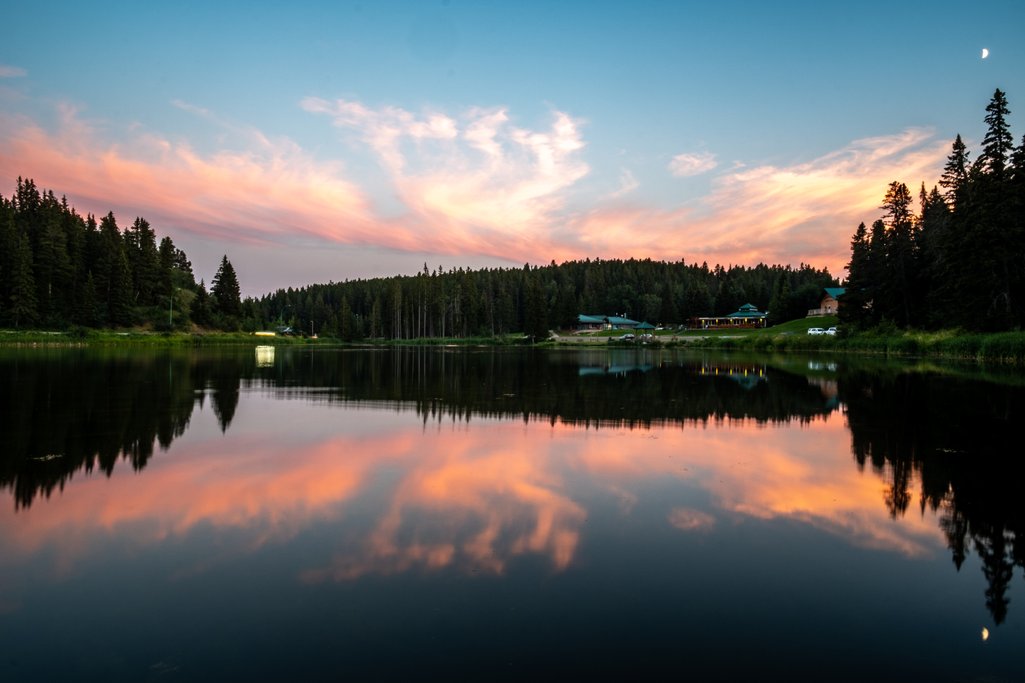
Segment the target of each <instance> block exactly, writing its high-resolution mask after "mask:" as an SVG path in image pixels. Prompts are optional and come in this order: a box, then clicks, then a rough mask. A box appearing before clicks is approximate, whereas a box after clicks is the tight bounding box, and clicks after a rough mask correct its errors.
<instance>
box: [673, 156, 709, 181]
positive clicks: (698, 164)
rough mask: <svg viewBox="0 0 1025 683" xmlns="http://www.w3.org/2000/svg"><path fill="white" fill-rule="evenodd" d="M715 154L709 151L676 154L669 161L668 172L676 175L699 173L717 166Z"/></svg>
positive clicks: (684, 175) (683, 175)
mask: <svg viewBox="0 0 1025 683" xmlns="http://www.w3.org/2000/svg"><path fill="white" fill-rule="evenodd" d="M718 165H719V164H718V162H717V161H716V160H715V155H714V154H712V153H711V152H693V153H689V154H677V155H676V156H674V157H673V160H672V161H670V162H669V172H670V173H672V174H673V175H674V176H677V177H681V178H682V177H686V176H692V175H701V174H702V173H707V172H708V171H711V170H712V169H713V168H715V167H716V166H718Z"/></svg>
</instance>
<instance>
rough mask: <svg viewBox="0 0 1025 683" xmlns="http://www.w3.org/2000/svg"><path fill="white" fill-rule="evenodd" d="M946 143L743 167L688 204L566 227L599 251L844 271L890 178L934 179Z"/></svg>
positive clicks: (883, 141) (905, 136) (596, 216)
mask: <svg viewBox="0 0 1025 683" xmlns="http://www.w3.org/2000/svg"><path fill="white" fill-rule="evenodd" d="M948 152H949V144H948V143H941V142H937V141H935V140H933V139H932V138H931V134H930V133H929V132H928V131H925V130H921V129H912V130H907V131H904V132H903V133H900V134H897V135H892V136H883V137H877V138H868V139H864V140H857V141H855V142H853V143H851V144H850V145H848V146H847V147H845V148H844V149H841V150H839V151H836V152H833V153H830V154H827V155H824V156H822V157H819V158H818V159H814V160H812V161H809V162H805V163H800V164H795V165H792V166H782V167H781V166H758V167H753V168H741V169H739V170H735V171H732V172H729V173H726V174H724V175H721V176H719V177H718V178H717V179H716V180H715V182H714V184H713V189H712V192H711V194H710V195H709V196H708V197H706V198H705V199H704V200H703V201H701V202H699V203H697V204H695V205H694V206H692V207H688V208H686V209H677V210H668V211H666V210H660V209H654V208H650V207H639V206H620V207H612V208H609V207H605V208H601V209H596V210H594V211H592V212H589V213H587V214H584V215H582V216H581V217H580V218H579V219H578V220H577V222H576V223H574V224H573V226H572V232H573V233H574V234H576V235H577V236H578V238H579V240H580V241H581V242H582V243H583V244H586V245H587V246H588V248H589V250H590V251H591V252H593V253H597V254H599V255H609V256H611V255H615V254H616V253H617V250H618V252H619V253H620V254H621V253H622V249H623V246H622V245H624V244H629V245H630V251H631V255H633V256H638V257H651V258H665V257H667V256H671V255H679V256H680V257H684V258H687V259H688V260H689V261H691V262H698V261H702V260H707V261H708V262H710V263H722V264H727V263H734V264H754V263H758V262H763V263H790V264H795V265H796V264H797V263H800V262H804V263H809V264H812V265H815V266H819V267H821V266H826V267H828V268H829V269H830V272H832V273H833V274H834V275H839V274H841V272H842V270H843V268H844V266H845V265H846V263H847V261H848V260H849V258H850V254H849V244H850V236H851V235H852V234H853V233H854V229H855V228H856V227H857V225H858V223H860V222H862V221H865V222H866V223H867V222H870V221H872V220H874V219H875V218H877V217H879V216H880V215H881V212H880V210H879V208H878V207H879V205H880V203H881V201H882V196H883V192H884V191H885V188H886V186H887V185H888V184H889V183H890V182H891V181H893V180H903V181H905V182H908V183H909V184H912V185H914V184H917V183H918V182H919V181H927V182H931V180H930V179H934V178H936V177H937V175H938V172H939V169H940V168H942V165H943V160H944V159H945V158H946V155H947V153H948Z"/></svg>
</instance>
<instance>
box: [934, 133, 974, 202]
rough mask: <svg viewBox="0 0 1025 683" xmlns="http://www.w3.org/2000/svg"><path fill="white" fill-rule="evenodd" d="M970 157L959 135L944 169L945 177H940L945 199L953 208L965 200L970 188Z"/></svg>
mask: <svg viewBox="0 0 1025 683" xmlns="http://www.w3.org/2000/svg"><path fill="white" fill-rule="evenodd" d="M968 157H969V154H968V149H967V148H966V147H965V144H964V142H962V141H961V135H960V134H958V136H957V137H956V138H955V139H954V144H953V145H952V148H951V151H950V156H948V157H947V163H946V165H944V167H943V175H942V176H940V185H942V186H943V188H944V189H945V192H944V194H943V197H944V199H946V200H947V204H948V205H949V206H950V207H952V208H953V207H956V206H957V205H958V204H959V203H960V202H961V201H963V200H964V197H965V192H966V190H967V188H968V169H969V168H970V164H969V162H968Z"/></svg>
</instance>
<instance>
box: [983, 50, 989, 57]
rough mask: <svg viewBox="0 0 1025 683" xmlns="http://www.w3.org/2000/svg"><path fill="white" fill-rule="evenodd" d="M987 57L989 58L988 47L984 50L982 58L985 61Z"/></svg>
mask: <svg viewBox="0 0 1025 683" xmlns="http://www.w3.org/2000/svg"><path fill="white" fill-rule="evenodd" d="M986 57H989V48H988V47H984V48H982V58H983V59H985V58H986Z"/></svg>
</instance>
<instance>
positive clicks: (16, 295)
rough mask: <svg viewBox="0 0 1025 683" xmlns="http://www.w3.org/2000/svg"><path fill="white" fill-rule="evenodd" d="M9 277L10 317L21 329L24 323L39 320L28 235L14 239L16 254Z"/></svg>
mask: <svg viewBox="0 0 1025 683" xmlns="http://www.w3.org/2000/svg"><path fill="white" fill-rule="evenodd" d="M8 277H9V279H10V283H11V284H10V289H11V294H10V306H9V307H8V315H9V316H10V317H11V319H12V321H13V322H14V326H15V327H20V326H21V324H22V323H32V322H35V320H36V318H37V312H36V292H35V280H34V278H33V277H32V250H31V248H30V247H29V241H28V236H27V235H24V234H18V235H16V236H15V238H14V254H13V258H12V259H11V272H10V274H9V275H8Z"/></svg>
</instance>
